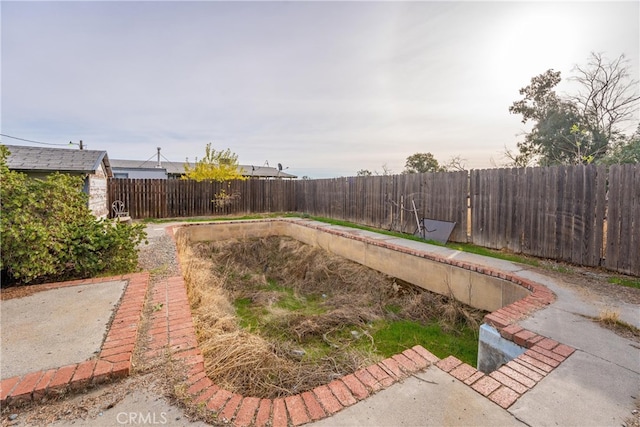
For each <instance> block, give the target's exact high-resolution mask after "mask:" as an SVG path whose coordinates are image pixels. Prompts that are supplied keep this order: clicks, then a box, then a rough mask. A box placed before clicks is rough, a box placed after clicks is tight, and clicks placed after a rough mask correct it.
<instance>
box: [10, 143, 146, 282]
mask: <svg viewBox="0 0 640 427" xmlns="http://www.w3.org/2000/svg"><path fill="white" fill-rule="evenodd" d="M7 154H8V150H7V148H6V147H5V146H0V179H1V182H2V185H1V186H0V212H1V214H0V236H1V250H2V254H1V257H0V258H1V260H0V268H1V269H2V270H3V273H4V274H6V275H7V276H8V277H9V279H10V280H11V281H15V282H17V283H23V284H25V283H33V282H44V281H56V280H68V279H81V278H87V277H91V276H95V275H99V274H120V273H127V272H131V271H133V270H134V269H135V268H136V266H137V263H138V252H137V249H136V246H137V245H138V244H139V243H140V242H142V241H143V240H144V239H145V238H146V233H145V232H144V225H142V224H139V225H129V224H124V223H115V224H114V223H113V222H111V221H108V220H101V219H97V218H96V217H94V216H93V214H92V213H91V211H90V210H89V208H88V203H87V202H88V196H87V195H86V194H85V193H83V192H82V187H83V180H82V178H81V177H77V176H70V175H66V174H60V173H55V174H52V175H50V176H49V177H47V178H46V179H30V178H28V177H27V176H26V175H25V174H22V173H19V172H15V171H10V170H9V169H8V168H7V166H6V156H7Z"/></svg>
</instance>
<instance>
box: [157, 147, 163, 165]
mask: <svg viewBox="0 0 640 427" xmlns="http://www.w3.org/2000/svg"><path fill="white" fill-rule="evenodd" d="M157 148H158V163H157V164H156V167H157V168H161V167H162V164H161V163H160V147H157Z"/></svg>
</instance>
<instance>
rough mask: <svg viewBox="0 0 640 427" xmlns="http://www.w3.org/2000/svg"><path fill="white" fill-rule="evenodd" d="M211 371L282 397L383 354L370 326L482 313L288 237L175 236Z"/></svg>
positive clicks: (222, 382)
mask: <svg viewBox="0 0 640 427" xmlns="http://www.w3.org/2000/svg"><path fill="white" fill-rule="evenodd" d="M178 247H179V253H180V258H181V263H182V266H183V269H184V275H185V282H186V285H187V292H188V295H189V300H190V304H191V310H192V313H193V317H194V323H195V327H196V334H197V337H198V343H199V344H198V345H199V347H200V350H201V351H202V353H203V355H204V358H205V369H206V372H207V375H208V376H209V378H210V379H211V380H212V381H214V382H215V383H216V384H218V385H219V386H220V387H223V388H226V389H228V390H230V391H233V392H235V393H239V394H242V395H245V396H256V397H263V398H275V397H282V396H287V395H291V394H296V393H300V392H303V391H306V390H310V389H312V388H314V387H317V386H318V385H322V384H326V383H328V382H329V381H331V380H333V379H335V378H338V377H341V376H343V375H346V374H349V373H353V372H354V371H356V370H357V369H360V368H362V367H365V366H368V365H370V364H371V363H375V362H377V361H379V360H381V359H383V358H384V357H386V356H384V355H382V354H381V353H380V352H379V351H378V349H377V348H376V344H377V343H376V341H375V339H374V336H373V335H374V333H375V331H376V328H378V327H379V325H381V324H384V323H385V322H389V321H395V320H403V319H404V320H412V321H418V322H433V321H434V319H438V321H439V322H440V324H441V325H442V326H443V328H446V329H450V330H455V329H456V328H457V327H459V325H460V324H461V323H464V324H466V325H468V326H470V327H472V328H474V329H475V330H477V328H478V325H479V321H480V319H481V318H482V315H483V313H481V312H479V311H477V310H474V309H471V308H469V307H468V306H464V305H462V304H460V303H458V302H457V301H453V300H450V299H448V298H445V297H443V296H440V295H436V294H433V293H430V292H426V291H424V290H422V289H419V288H416V287H414V286H412V285H409V284H406V283H401V282H399V281H398V280H396V279H394V278H391V277H389V276H386V275H384V274H381V273H379V272H376V271H373V270H371V269H369V268H367V267H364V266H362V265H359V264H357V263H354V262H351V261H348V260H346V259H344V258H341V257H338V256H336V255H333V254H331V253H328V252H326V251H324V250H322V249H319V248H315V247H311V246H308V245H305V244H303V243H300V242H298V241H296V240H294V239H290V238H286V237H268V238H260V239H249V240H243V241H238V240H228V241H224V242H215V243H198V244H194V245H188V244H187V243H186V242H185V241H184V240H182V241H179V242H178Z"/></svg>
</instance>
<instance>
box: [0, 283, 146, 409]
mask: <svg viewBox="0 0 640 427" xmlns="http://www.w3.org/2000/svg"><path fill="white" fill-rule="evenodd" d="M112 281H126V282H127V283H126V285H125V289H124V292H123V293H122V296H121V298H120V300H119V304H118V306H117V308H116V309H115V310H114V314H113V316H112V319H111V322H110V324H109V325H108V329H107V331H106V337H105V339H104V341H103V342H102V345H101V348H100V353H99V354H98V356H97V357H96V358H91V359H89V360H86V361H83V362H78V363H72V364H69V365H65V366H61V367H57V368H52V369H47V370H38V371H34V372H30V373H27V374H24V375H19V376H14V377H10V378H6V379H3V380H2V381H1V382H0V406H2V407H5V406H19V405H23V404H26V403H29V402H38V401H42V400H43V399H45V398H49V397H57V396H61V395H64V394H66V393H67V392H69V391H80V390H83V389H85V388H88V387H90V386H96V385H99V384H103V383H106V382H109V381H114V380H117V379H120V378H124V377H126V376H128V375H129V373H130V371H131V363H132V356H133V350H134V348H135V344H136V340H137V338H138V330H139V326H140V321H141V318H142V311H143V307H144V302H145V299H146V294H147V288H148V284H149V273H146V272H145V273H133V274H126V275H121V276H111V277H100V278H93V279H81V280H72V281H67V282H58V283H46V284H42V285H38V288H39V290H42V291H47V290H52V289H59V288H66V287H71V286H80V285H91V284H99V283H105V282H112Z"/></svg>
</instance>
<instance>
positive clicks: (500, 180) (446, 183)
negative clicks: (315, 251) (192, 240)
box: [109, 164, 640, 275]
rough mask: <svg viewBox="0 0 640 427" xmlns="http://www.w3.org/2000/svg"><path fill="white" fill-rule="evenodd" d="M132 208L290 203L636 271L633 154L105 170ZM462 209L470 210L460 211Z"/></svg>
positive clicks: (637, 182) (291, 207)
mask: <svg viewBox="0 0 640 427" xmlns="http://www.w3.org/2000/svg"><path fill="white" fill-rule="evenodd" d="M114 200H122V201H123V202H124V203H125V205H126V207H127V210H128V211H129V213H130V215H131V217H132V218H174V217H194V216H211V215H231V214H250V213H270V212H298V213H306V214H310V215H313V216H322V217H327V218H333V219H339V220H345V221H350V222H354V223H357V224H362V225H368V226H371V227H376V228H381V229H387V230H394V231H400V232H407V233H413V232H414V231H415V230H416V228H417V225H416V218H415V213H414V210H413V207H414V204H415V209H416V211H417V213H418V217H419V218H423V217H424V218H430V219H436V220H441V221H449V222H455V223H456V227H455V228H454V230H453V233H452V234H451V237H450V240H452V241H456V242H466V241H471V242H473V243H474V244H477V245H479V246H484V247H488V248H494V249H508V250H511V251H513V252H516V253H523V254H527V255H534V256H538V257H544V258H550V259H557V260H562V261H568V262H571V263H575V264H579V265H586V266H604V267H606V268H608V269H611V270H615V271H619V272H623V273H628V274H634V275H640V164H636V165H614V166H610V167H609V168H608V169H607V168H606V167H605V166H595V165H588V166H555V167H548V168H526V169H489V170H473V171H471V172H466V171H462V172H447V173H426V174H407V175H393V176H370V177H350V178H333V179H318V180H299V181H291V180H246V181H231V182H229V183H218V182H195V181H188V180H148V179H136V180H134V179H111V180H110V181H109V203H110V204H111V203H112V202H113V201H114ZM469 218H470V219H469Z"/></svg>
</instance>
